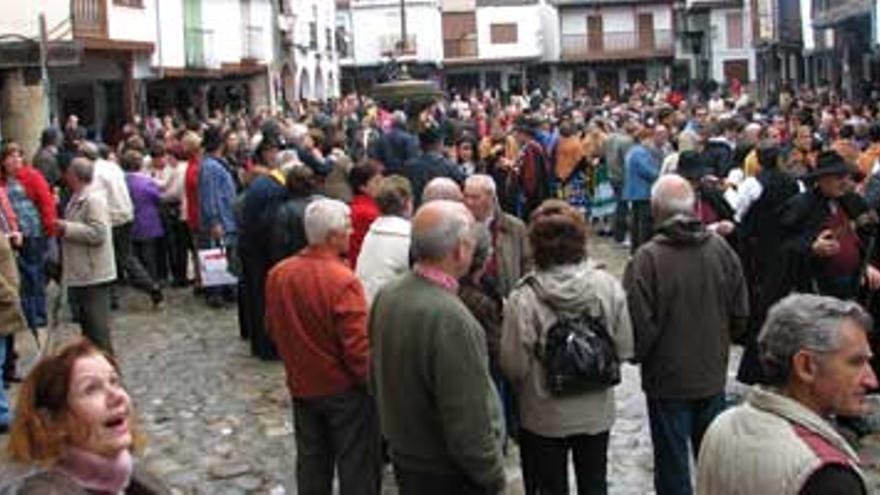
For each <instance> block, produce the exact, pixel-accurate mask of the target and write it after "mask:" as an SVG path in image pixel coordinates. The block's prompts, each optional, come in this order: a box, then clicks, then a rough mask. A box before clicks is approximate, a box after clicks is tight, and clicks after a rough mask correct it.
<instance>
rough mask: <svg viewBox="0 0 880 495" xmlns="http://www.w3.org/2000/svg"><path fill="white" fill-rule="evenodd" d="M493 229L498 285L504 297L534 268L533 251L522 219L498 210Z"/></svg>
mask: <svg viewBox="0 0 880 495" xmlns="http://www.w3.org/2000/svg"><path fill="white" fill-rule="evenodd" d="M496 215H500V216H497V217H496V218H497V220H495V221H494V223H493V225H492V229H493V231H494V235H495V256H496V259H497V262H498V285H499V291H500V292H501V296H502V297H507V294H509V293H510V291H511V290H512V289H513V286H514V285H516V283H517V281H519V279H520V278H522V276H523V275H525V274H526V273H528V271H529V270H531V269H532V264H533V260H532V251H531V246H530V245H529V235H528V230H527V229H526V226H525V224H524V223H523V222H522V220H520V219H518V218H516V217H515V216H513V215H510V214H507V213H502V212H501V210H498V211H497V212H496Z"/></svg>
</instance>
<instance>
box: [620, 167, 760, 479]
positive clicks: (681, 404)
mask: <svg viewBox="0 0 880 495" xmlns="http://www.w3.org/2000/svg"><path fill="white" fill-rule="evenodd" d="M694 201H695V197H694V190H693V188H692V187H691V185H690V184H689V183H688V181H687V180H685V179H684V178H682V177H680V176H678V175H664V176H661V177H660V178H659V179H658V180H657V182H656V183H655V184H654V185H653V187H652V189H651V212H652V215H653V218H654V219H655V222H656V223H655V225H656V226H657V228H656V233H655V235H654V237H653V238H652V239H651V240H650V241H648V242H647V243H645V244H644V245H642V246H641V247H640V248H639V249H638V250H637V251H636V253H635V255H634V256H633V259H632V261H630V264H629V266H627V268H626V272H625V274H624V280H623V285H624V287H625V288H626V292H627V300H628V305H629V311H630V316H631V317H632V324H633V331H634V335H635V344H636V345H635V347H636V352H635V360H636V361H637V362H638V363H640V364H641V374H642V389H643V390H644V391H645V395H646V396H647V402H648V416H649V423H650V427H651V440H652V442H653V444H654V486H655V488H656V491H657V494H658V495H667V494H690V493H692V487H691V473H690V455H689V453H688V447H689V444H690V447H691V450H692V452H693V453H694V454H696V453H697V452H699V450H700V441H701V440H702V437H703V433H704V432H705V431H706V428H707V427H708V426H709V423H711V421H712V420H713V419H714V418H715V416H717V415H718V414H719V413H720V412H721V411H722V410H724V407H725V395H724V390H725V385H726V382H727V360H728V353H729V349H730V342H731V339H732V338H735V337H737V336H738V335H739V334H741V333H742V332H743V331H744V330H745V323H746V319H747V317H748V311H749V308H748V294H747V292H746V283H745V278H744V276H743V271H742V266H741V265H740V262H739V258H738V257H737V255H736V253H735V252H734V251H733V249H731V248H730V246H729V245H728V244H727V242H726V241H725V240H724V239H722V238H721V237H720V236H718V235H717V234H714V233H712V232H709V231H707V230H706V228H705V227H704V226H703V224H702V223H701V222H700V221H699V220H698V219H697V218H696V216H695V215H694Z"/></svg>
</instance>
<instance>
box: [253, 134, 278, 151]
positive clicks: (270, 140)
mask: <svg viewBox="0 0 880 495" xmlns="http://www.w3.org/2000/svg"><path fill="white" fill-rule="evenodd" d="M280 148H281V140H280V139H279V138H278V136H277V135H275V134H271V133H270V134H263V138H262V139H260V144H258V145H257V149H256V150H255V152H256V155H257V156H260V155H261V154H262V153H263V152H264V151H266V150H270V149H276V150H277V149H280Z"/></svg>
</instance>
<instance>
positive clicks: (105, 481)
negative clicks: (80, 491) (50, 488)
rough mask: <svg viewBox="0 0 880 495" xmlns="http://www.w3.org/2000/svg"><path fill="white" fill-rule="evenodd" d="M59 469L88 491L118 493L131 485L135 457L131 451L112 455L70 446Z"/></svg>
mask: <svg viewBox="0 0 880 495" xmlns="http://www.w3.org/2000/svg"><path fill="white" fill-rule="evenodd" d="M56 469H57V470H58V471H60V472H62V473H63V474H65V475H67V476H68V477H70V478H71V479H72V480H73V481H75V482H76V484H77V485H79V486H80V487H82V488H85V489H86V490H92V491H97V492H101V493H108V494H114V495H115V494H120V493H123V492H124V491H125V489H126V488H127V487H128V484H129V482H130V481H131V473H132V470H133V469H134V460H133V459H132V457H131V453H130V452H129V451H128V450H123V451H122V452H120V453H119V454H117V455H116V457H112V458H111V457H104V456H102V455H98V454H94V453H92V452H88V451H85V450H82V449H79V448H76V447H69V448H68V449H67V450H66V451H65V453H64V456H63V457H62V458H61V460H60V461H59V462H58V465H57V466H56Z"/></svg>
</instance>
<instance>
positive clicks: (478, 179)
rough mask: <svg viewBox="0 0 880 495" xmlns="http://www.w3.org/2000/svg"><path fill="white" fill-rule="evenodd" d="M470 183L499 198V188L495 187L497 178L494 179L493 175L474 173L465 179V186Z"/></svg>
mask: <svg viewBox="0 0 880 495" xmlns="http://www.w3.org/2000/svg"><path fill="white" fill-rule="evenodd" d="M468 184H473V185H474V186H476V187H479V188H481V189H483V190H484V191H486V192H488V193H489V194H491V195H492V197H493V198H495V199H498V190H497V188H496V187H495V179H493V178H492V176H491V175H486V174H474V175H472V176H470V177H468V178H467V179H465V181H464V185H465V187H467V185H468Z"/></svg>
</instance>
